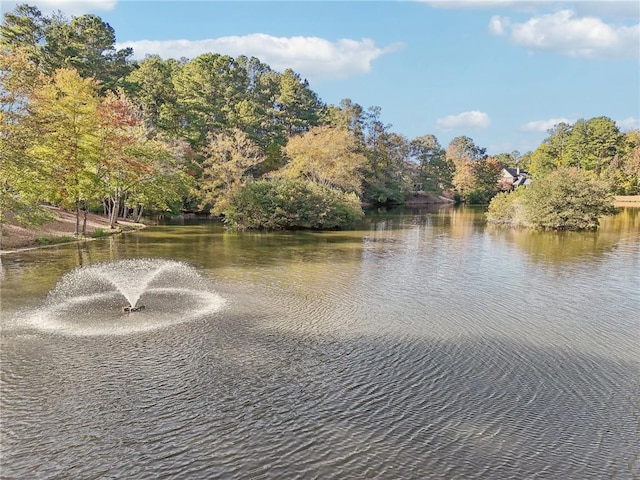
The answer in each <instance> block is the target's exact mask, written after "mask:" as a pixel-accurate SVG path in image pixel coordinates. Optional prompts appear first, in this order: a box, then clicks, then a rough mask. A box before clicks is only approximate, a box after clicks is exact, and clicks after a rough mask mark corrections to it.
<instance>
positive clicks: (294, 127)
mask: <svg viewBox="0 0 640 480" xmlns="http://www.w3.org/2000/svg"><path fill="white" fill-rule="evenodd" d="M279 80H280V81H279V84H280V90H279V92H278V97H277V98H276V104H275V118H276V119H277V122H278V123H280V124H281V125H282V126H283V127H284V129H285V132H286V134H287V136H289V137H291V136H292V135H294V134H296V133H301V132H304V131H306V130H308V129H309V128H311V127H313V126H316V125H318V124H319V121H320V118H321V114H322V111H323V108H324V105H323V104H322V103H321V102H320V100H319V99H318V96H317V95H316V94H315V92H313V90H311V89H310V88H309V82H307V81H306V80H302V79H301V78H300V75H299V74H297V73H295V72H294V71H293V70H291V69H290V68H288V69H286V70H285V71H284V73H283V74H282V75H280V77H279Z"/></svg>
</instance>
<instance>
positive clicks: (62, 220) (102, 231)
mask: <svg viewBox="0 0 640 480" xmlns="http://www.w3.org/2000/svg"><path fill="white" fill-rule="evenodd" d="M45 208H47V209H48V210H49V212H50V213H51V215H52V217H53V218H52V220H51V221H49V222H46V223H44V224H42V225H40V226H32V227H23V226H19V225H14V224H10V223H7V224H3V225H1V226H0V255H6V254H11V253H19V252H25V251H29V250H36V249H41V248H51V247H57V246H59V245H68V244H71V243H79V242H88V241H92V240H96V239H98V238H103V237H108V236H111V235H118V234H120V233H124V232H129V231H135V230H140V229H143V228H146V225H145V224H143V223H136V222H131V221H128V220H118V225H117V228H113V229H112V228H109V222H108V220H107V218H105V217H103V216H101V215H98V214H95V213H89V214H88V215H87V235H86V236H79V237H76V236H75V228H76V217H75V212H68V211H66V210H62V209H60V208H57V207H48V206H47V207H45ZM81 222H82V219H81Z"/></svg>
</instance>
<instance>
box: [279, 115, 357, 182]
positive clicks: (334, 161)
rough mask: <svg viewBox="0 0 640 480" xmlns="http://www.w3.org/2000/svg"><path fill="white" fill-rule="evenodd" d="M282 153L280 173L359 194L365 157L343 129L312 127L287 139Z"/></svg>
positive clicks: (350, 135)
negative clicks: (284, 158) (285, 163)
mask: <svg viewBox="0 0 640 480" xmlns="http://www.w3.org/2000/svg"><path fill="white" fill-rule="evenodd" d="M285 152H286V155H287V157H288V159H289V161H288V163H287V165H286V167H285V168H284V169H283V170H282V175H283V176H285V177H288V178H306V179H308V180H311V181H313V182H315V183H319V184H322V185H326V186H329V187H332V188H337V189H339V190H342V191H345V192H355V193H358V194H360V193H361V191H362V181H363V171H364V168H365V162H366V157H365V156H364V155H363V154H362V153H360V152H359V151H358V145H357V142H356V140H355V138H354V137H353V135H352V134H350V133H349V132H348V131H347V129H346V128H332V127H314V128H312V129H311V130H309V131H308V132H305V133H303V134H301V135H297V136H294V137H292V138H291V139H289V142H288V143H287V147H286V149H285Z"/></svg>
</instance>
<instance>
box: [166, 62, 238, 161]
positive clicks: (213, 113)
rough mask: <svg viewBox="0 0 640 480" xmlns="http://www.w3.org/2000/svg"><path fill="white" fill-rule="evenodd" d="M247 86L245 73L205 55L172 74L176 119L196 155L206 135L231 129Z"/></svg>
mask: <svg viewBox="0 0 640 480" xmlns="http://www.w3.org/2000/svg"><path fill="white" fill-rule="evenodd" d="M247 82H248V80H247V76H246V70H245V69H243V68H241V67H238V65H237V64H236V62H235V61H234V59H233V58H231V57H229V56H227V55H219V54H212V53H205V54H203V55H200V56H198V57H196V58H194V59H193V60H191V61H189V62H188V63H187V64H185V65H184V66H183V67H182V68H181V69H179V70H175V71H174V76H173V84H174V87H175V91H176V106H177V108H178V112H177V115H178V117H179V118H180V123H181V125H182V129H183V135H184V137H185V138H186V139H187V140H189V142H190V143H191V144H192V146H193V147H194V148H195V149H196V150H197V151H200V150H201V149H203V148H204V147H205V145H206V143H207V136H208V135H209V134H210V133H214V132H218V131H220V130H225V129H229V128H231V127H232V118H233V115H234V112H235V110H236V109H237V105H238V103H239V102H240V101H241V100H242V99H243V98H244V92H245V91H246V89H247Z"/></svg>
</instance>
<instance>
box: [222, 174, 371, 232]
mask: <svg viewBox="0 0 640 480" xmlns="http://www.w3.org/2000/svg"><path fill="white" fill-rule="evenodd" d="M363 215H364V214H363V212H362V208H361V207H360V199H359V198H358V196H357V195H355V194H353V193H344V192H342V191H340V190H336V189H332V188H330V187H327V186H326V185H319V184H317V183H315V182H311V181H308V180H304V179H300V178H298V179H285V178H279V179H271V180H258V181H256V182H249V183H246V184H245V185H244V186H243V187H242V188H241V189H239V190H238V191H236V192H235V193H234V194H233V195H232V196H231V198H230V199H229V204H228V206H227V209H226V212H225V223H226V224H227V225H228V226H231V227H233V228H238V229H267V230H283V229H300V228H304V229H338V228H345V227H349V226H351V225H352V224H354V223H355V222H356V221H358V220H360V219H361V218H362V216H363Z"/></svg>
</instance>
